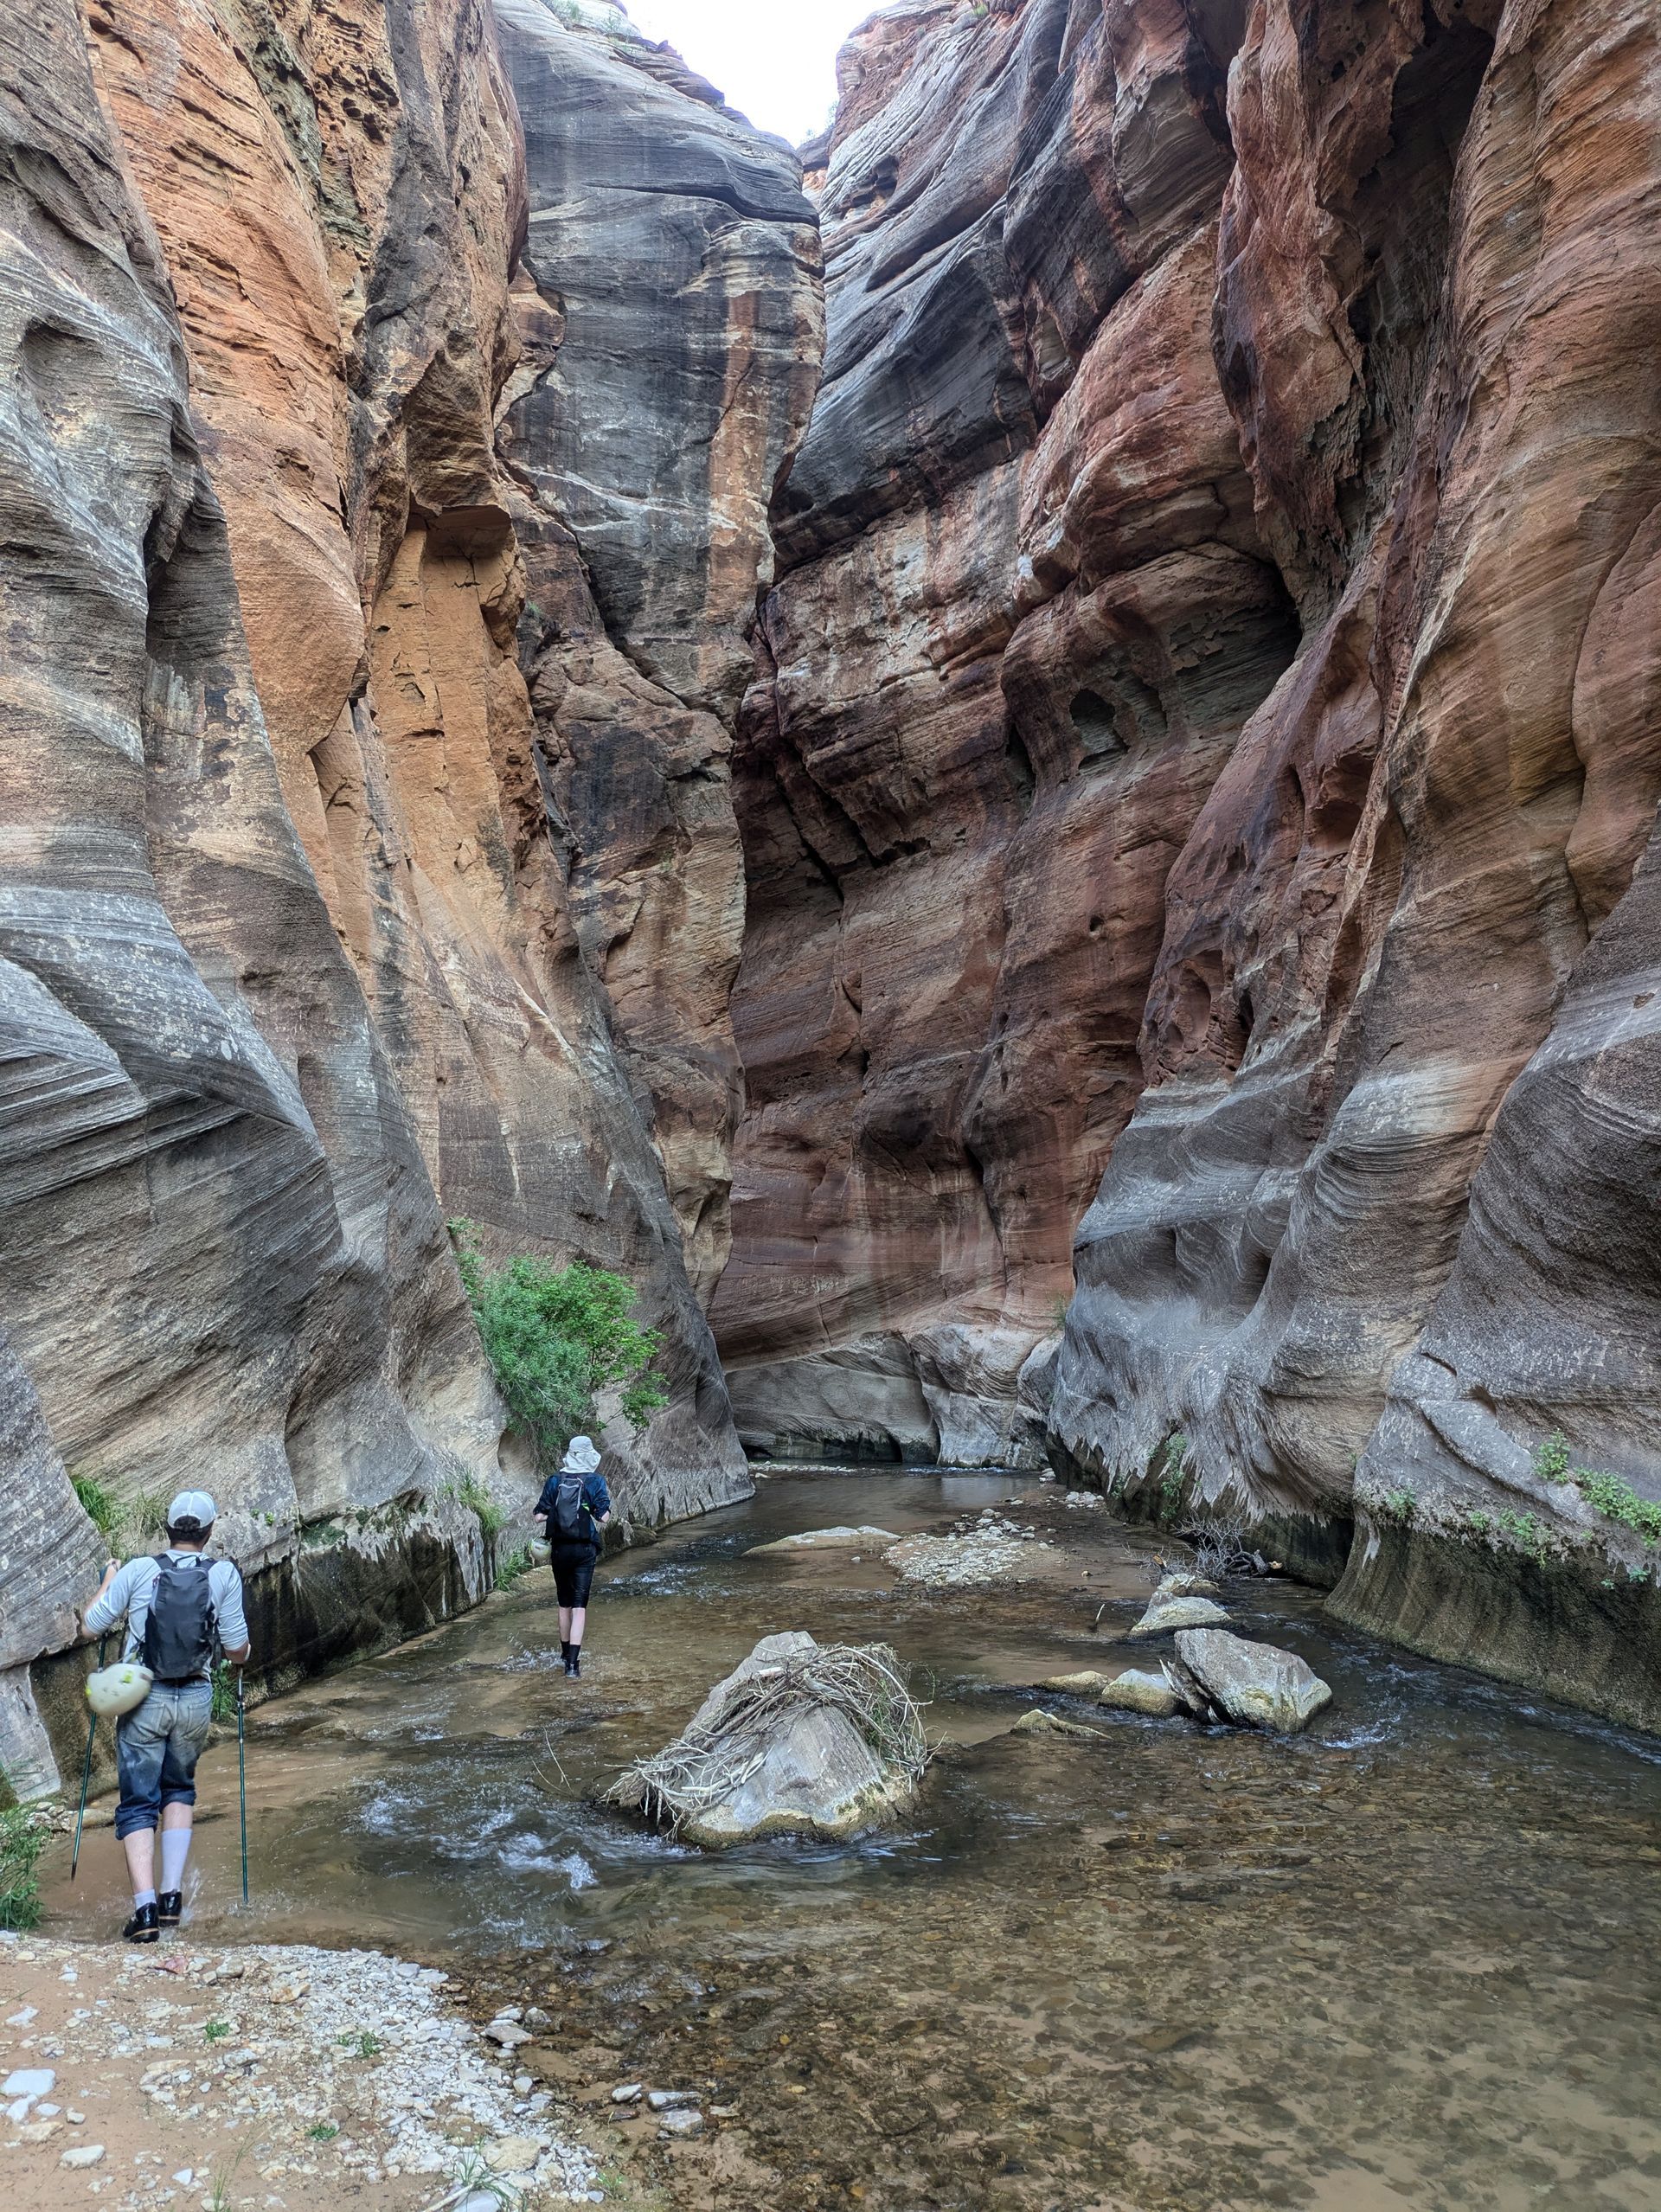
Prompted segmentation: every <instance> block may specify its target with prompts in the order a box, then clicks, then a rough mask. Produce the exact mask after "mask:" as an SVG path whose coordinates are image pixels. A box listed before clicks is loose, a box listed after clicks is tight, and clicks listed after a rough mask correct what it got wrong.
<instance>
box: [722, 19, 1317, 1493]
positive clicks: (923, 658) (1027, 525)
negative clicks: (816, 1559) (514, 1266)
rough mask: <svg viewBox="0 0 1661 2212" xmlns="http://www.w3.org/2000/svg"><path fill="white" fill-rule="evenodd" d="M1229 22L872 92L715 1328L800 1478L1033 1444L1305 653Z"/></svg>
mask: <svg viewBox="0 0 1661 2212" xmlns="http://www.w3.org/2000/svg"><path fill="white" fill-rule="evenodd" d="M1233 12H1234V20H1233V21H1232V22H1231V21H1230V20H1229V16H1230V11H1229V10H1226V9H1222V10H1215V11H1212V13H1213V16H1215V20H1208V21H1207V22H1205V23H1203V24H1198V25H1195V24H1190V22H1189V20H1188V18H1187V17H1186V16H1184V14H1183V10H1182V9H1181V8H1171V9H1165V10H1149V9H1147V8H1145V7H1143V8H1136V9H1132V8H1130V7H1127V6H1123V5H1120V6H1116V7H1113V8H1110V9H1108V10H1106V12H1105V13H1104V11H1103V10H1102V9H1101V7H1100V5H1099V4H1085V0H1029V4H1025V5H1022V6H1018V7H1013V8H1007V7H1006V8H1002V9H997V10H992V11H991V12H987V11H985V10H982V11H980V12H978V13H977V12H976V11H974V10H971V9H968V8H959V7H953V6H950V5H946V4H933V5H917V6H909V7H902V8H896V9H890V10H886V11H885V12H884V13H883V14H882V15H880V16H876V17H875V18H874V19H873V21H872V22H870V23H869V25H867V26H866V27H865V28H864V29H863V30H862V31H861V32H859V33H858V34H856V36H855V38H854V40H853V41H852V42H851V43H850V47H849V48H848V49H847V50H846V52H845V53H844V54H843V63H842V71H843V94H842V100H841V104H840V107H839V111H838V115H837V123H836V127H835V130H834V131H833V134H832V138H831V147H830V151H829V157H828V170H827V172H826V176H825V182H824V199H823V209H822V212H823V216H824V227H825V254H826V269H827V283H828V308H829V318H830V329H829V337H828V342H827V349H826V359H825V371H824V388H823V390H822V392H821V394H820V397H819V400H818V406H817V407H816V410H815V413H814V415H813V419H812V422H811V426H810V429H809V432H808V435H807V438H806V439H805V442H804V445H803V447H802V450H801V452H800V454H799V455H798V458H797V461H796V464H795V466H794V468H793V470H792V474H791V476H790V478H789V479H788V480H787V483H786V487H785V490H784V493H783V496H782V498H781V501H780V503H779V512H778V515H777V517H776V536H777V540H778V545H779V563H780V572H781V573H780V576H779V582H778V585H777V587H775V589H774V591H773V593H772V594H771V595H770V597H769V599H768V600H767V602H766V609H765V614H764V619H763V623H762V658H763V668H762V675H761V679H760V682H759V683H758V684H757V685H756V687H755V688H754V691H753V693H752V695H751V698H750V701H749V702H748V706H747V711H746V716H745V721H744V723H743V725H742V730H741V756H740V766H739V775H740V786H739V787H740V792H741V808H740V811H741V821H742V824H743V828H744V836H745V847H746V856H747V867H748V873H749V884H750V921H749V926H748V931H747V938H746V943H745V954H744V963H743V967H742V971H741V976H740V980H739V986H738V991H737V995H736V997H735V1001H734V1019H735V1023H736V1025H737V1029H738V1035H739V1041H740V1047H741V1052H742V1055H743V1059H744V1063H745V1070H746V1075H747V1084H748V1092H749V1106H748V1110H747V1117H746V1119H745V1122H744V1125H743V1128H742V1131H741V1138H740V1144H739V1150H738V1155H737V1188H736V1193H735V1216H736V1224H737V1237H736V1245H735V1249H734V1257H733V1261H732V1264H731V1266H729V1268H728V1272H727V1274H726V1276H725V1278H724V1279H723V1281H722V1284H721V1290H720V1292H719V1293H718V1296H717V1299H716V1303H715V1309H714V1319H715V1326H716V1330H717V1336H718V1338H719V1341H720V1343H721V1349H722V1354H723V1357H724V1359H725V1361H726V1362H727V1366H728V1381H729V1386H730V1388H731V1389H732V1392H733V1396H734V1407H735V1409H736V1411H737V1414H738V1416H739V1421H740V1427H741V1433H744V1435H745V1436H746V1439H747V1440H750V1441H753V1442H754V1443H756V1444H760V1445H762V1446H766V1448H770V1449H773V1450H783V1451H802V1450H812V1449H814V1448H816V1447H817V1448H824V1446H831V1447H833V1448H838V1449H848V1448H850V1447H851V1448H853V1449H856V1450H863V1451H866V1452H875V1453H878V1454H886V1453H894V1452H898V1453H901V1454H903V1455H905V1456H917V1457H923V1458H932V1457H935V1456H940V1457H941V1458H944V1459H966V1460H993V1461H995V1460H1001V1459H1011V1458H1017V1459H1028V1460H1030V1459H1036V1458H1037V1457H1038V1454H1039V1444H1040V1438H1041V1426H1040V1421H1039V1420H1038V1418H1037V1415H1038V1413H1039V1411H1040V1407H1041V1404H1042V1392H1041V1391H1039V1390H1036V1389H1035V1388H1032V1387H1031V1386H1032V1385H1033V1384H1034V1382H1036V1381H1037V1379H1038V1370H1040V1369H1042V1367H1043V1365H1044V1364H1045V1358H1046V1355H1045V1352H1044V1350H1043V1347H1044V1343H1045V1339H1046V1338H1048V1337H1052V1336H1053V1333H1054V1331H1055V1328H1056V1325H1057V1318H1058V1312H1059V1309H1060V1307H1061V1305H1062V1304H1063V1303H1064V1302H1065V1299H1066V1298H1067V1295H1068V1292H1070V1290H1071V1287H1072V1271H1071V1266H1070V1257H1069V1255H1070V1248H1071V1244H1072V1239H1073V1234H1074V1229H1075V1228H1076V1226H1077V1223H1078V1221H1079V1218H1080V1216H1081V1214H1082V1213H1083V1211H1084V1209H1085V1207H1086V1205H1087V1203H1088V1201H1089V1199H1090V1196H1091V1195H1092V1194H1093V1191H1094V1189H1095V1188H1096V1185H1097V1183H1099V1181H1100V1177H1101V1173H1102V1170H1103V1167H1104V1165H1105V1164H1106V1159H1107V1156H1108V1153H1109V1151H1110V1150H1111V1148H1112V1146H1113V1141H1114V1139H1115V1138H1116V1137H1117V1136H1118V1134H1119V1131H1120V1130H1121V1129H1122V1128H1123V1127H1124V1125H1125V1124H1126V1120H1127V1119H1128V1118H1129V1115H1130V1113H1131V1111H1132V1106H1133V1105H1134V1104H1135V1101H1136V1099H1137V1097H1138V1093H1139V1092H1140V1089H1141V1087H1142V1082H1143V1071H1142V1064H1141V1060H1140V1056H1139V1053H1138V1036H1139V1032H1140V1027H1141V1023H1142V1018H1143V1010H1144V1006H1145V1002H1146V999H1147V995H1148V990H1149V985H1150V982H1151V977H1152V974H1153V971H1154V967H1155V964H1156V961H1157V959H1158V952H1159V944H1160V935H1161V931H1162V928H1163V897H1164V882H1165V878H1166V875H1167V874H1168V872H1169V870H1170V867H1171V865H1172V863H1173V862H1174V861H1175V859H1176V857H1177V854H1178V852H1179V851H1180V850H1181V849H1182V846H1183V841H1184V839H1185V837H1187V835H1188V832H1189V830H1190V828H1191V826H1192V824H1193V823H1194V821H1195V820H1196V817H1197V816H1198V814H1199V812H1200V810H1201V808H1202V805H1203V804H1204V802H1205V800H1206V798H1207V796H1208V794H1209V792H1210V790H1211V788H1212V786H1213V785H1214V784H1215V780H1216V779H1217V776H1218V775H1219V773H1221V771H1222V766H1223V765H1224V763H1225V762H1226V761H1227V760H1228V757H1229V754H1230V753H1231V751H1232V749H1233V747H1234V746H1235V742H1236V741H1237V739H1238V737H1239V734H1240V732H1241V728H1242V727H1243V725H1244V724H1245V722H1246V721H1247V718H1248V717H1249V716H1250V715H1252V714H1253V712H1254V710H1255V709H1256V708H1257V707H1258V706H1259V705H1260V702H1261V701H1262V700H1263V698H1264V696H1266V694H1267V692H1268V691H1269V690H1270V689H1271V688H1272V686H1273V684H1274V683H1275V682H1276V680H1277V679H1278V678H1279V676H1280V675H1281V673H1282V672H1283V670H1285V669H1286V666H1287V665H1288V664H1289V662H1290V661H1291V659H1292V655H1293V652H1294V651H1295V649H1296V645H1297V642H1298V634H1299V632H1298V622H1297V616H1296V611H1295V608H1294V606H1293V603H1292V599H1291V597H1290V595H1289V593H1288V592H1287V589H1286V585H1285V583H1284V581H1283V580H1282V577H1281V575H1280V573H1279V567H1278V566H1277V564H1276V562H1275V561H1274V559H1273V555H1272V552H1271V550H1270V548H1269V546H1268V544H1267V541H1266V539H1265V536H1264V534H1263V532H1262V530H1261V529H1260V524H1259V523H1258V520H1257V518H1256V516H1255V514H1254V498H1253V488H1252V483H1251V479H1250V476H1249V473H1248V471H1247V467H1246V464H1245V461H1244V459H1243V458H1242V455H1241V450H1240V441H1239V439H1238V437H1237V435H1236V433H1235V425H1234V422H1233V420H1232V418H1231V416H1230V413H1229V410H1228V404H1227V402H1226V400H1225V398H1224V395H1223V393H1222V388H1221V386H1220V384H1219V381H1218V377H1217V375H1216V371H1215V366H1214V364H1213V361H1212V356H1211V317H1212V305H1213V296H1214V292H1215V264H1216V257H1217V221H1218V208H1219V202H1220V200H1221V197H1222V191H1223V188H1224V186H1225V184H1226V183H1227V180H1228V175H1229V171H1230V167H1231V157H1230V152H1229V146H1228V131H1227V127H1226V125H1225V123H1224V119H1223V115H1222V85H1223V73H1224V70H1225V69H1226V67H1227V64H1228V58H1229V52H1230V50H1231V46H1230V42H1231V41H1232V40H1234V39H1235V37H1237V35H1238V32H1239V28H1240V22H1239V19H1240V17H1241V14H1242V12H1243V11H1241V10H1235V11H1233ZM1035 1354H1036V1359H1035ZM1023 1367H1024V1368H1025V1369H1026V1370H1027V1384H1026V1386H1024V1387H1023V1382H1022V1379H1021V1378H1022V1375H1023Z"/></svg>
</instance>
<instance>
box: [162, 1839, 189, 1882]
mask: <svg viewBox="0 0 1661 2212" xmlns="http://www.w3.org/2000/svg"><path fill="white" fill-rule="evenodd" d="M189 1856H190V1831H189V1829H188V1828H164V1829H163V1831H162V1887H163V1888H164V1889H183V1887H184V1863H185V1861H186V1860H187V1859H188V1858H189Z"/></svg>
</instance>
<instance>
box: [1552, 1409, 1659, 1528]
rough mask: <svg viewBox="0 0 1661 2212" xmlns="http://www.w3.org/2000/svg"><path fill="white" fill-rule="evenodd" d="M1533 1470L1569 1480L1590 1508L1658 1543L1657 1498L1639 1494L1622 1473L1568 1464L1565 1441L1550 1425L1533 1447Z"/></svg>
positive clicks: (1560, 1479)
mask: <svg viewBox="0 0 1661 2212" xmlns="http://www.w3.org/2000/svg"><path fill="white" fill-rule="evenodd" d="M1534 1471H1535V1472H1536V1475H1538V1476H1539V1478H1540V1479H1541V1481H1542V1482H1544V1483H1573V1484H1574V1487H1575V1489H1576V1490H1578V1491H1580V1493H1581V1497H1583V1498H1584V1499H1585V1500H1586V1502H1587V1504H1588V1505H1589V1506H1591V1507H1592V1509H1593V1510H1594V1512H1597V1513H1601V1514H1602V1516H1603V1517H1604V1519H1605V1520H1606V1521H1618V1522H1619V1523H1620V1525H1621V1526H1622V1528H1625V1529H1632V1532H1633V1533H1634V1535H1636V1536H1642V1538H1643V1539H1644V1542H1645V1543H1646V1544H1649V1545H1661V1501H1658V1500H1657V1499H1655V1498H1650V1497H1641V1496H1640V1495H1639V1492H1638V1491H1635V1490H1634V1489H1633V1488H1632V1484H1631V1483H1629V1482H1628V1481H1627V1480H1626V1478H1625V1477H1624V1476H1621V1475H1612V1474H1609V1473H1607V1472H1606V1471H1604V1470H1603V1469H1601V1468H1598V1467H1574V1466H1571V1465H1569V1452H1568V1442H1567V1440H1566V1439H1565V1438H1564V1436H1563V1433H1562V1430H1561V1429H1554V1430H1553V1431H1552V1433H1551V1434H1550V1435H1549V1437H1547V1438H1546V1439H1545V1440H1544V1442H1543V1443H1541V1444H1537V1445H1536V1446H1535V1451H1534Z"/></svg>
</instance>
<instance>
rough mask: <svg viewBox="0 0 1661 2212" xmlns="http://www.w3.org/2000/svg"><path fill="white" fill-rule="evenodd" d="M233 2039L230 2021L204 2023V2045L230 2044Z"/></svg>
mask: <svg viewBox="0 0 1661 2212" xmlns="http://www.w3.org/2000/svg"><path fill="white" fill-rule="evenodd" d="M230 2039H231V2023H230V2022H229V2021H228V2020H209V2021H207V2022H205V2023H203V2026H202V2041H203V2042H204V2043H228V2042H229V2041H230Z"/></svg>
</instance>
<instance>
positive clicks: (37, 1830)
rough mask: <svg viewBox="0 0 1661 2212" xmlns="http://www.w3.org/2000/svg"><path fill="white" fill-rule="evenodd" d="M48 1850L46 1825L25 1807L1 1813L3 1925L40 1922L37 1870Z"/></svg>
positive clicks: (0, 1915)
mask: <svg viewBox="0 0 1661 2212" xmlns="http://www.w3.org/2000/svg"><path fill="white" fill-rule="evenodd" d="M45 1849H46V1828H45V1825H44V1824H43V1823H42V1821H40V1820H38V1819H37V1818H35V1815H34V1814H33V1813H32V1812H29V1811H26V1810H24V1808H22V1806H13V1807H12V1808H11V1810H10V1811H6V1812H0V1928H15V1929H21V1928H32V1927H38V1926H39V1924H40V1918H41V1892H40V1886H39V1884H38V1882H36V1880H35V1869H36V1868H37V1867H38V1866H39V1864H40V1860H41V1853H42V1851H43V1850H45Z"/></svg>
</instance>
